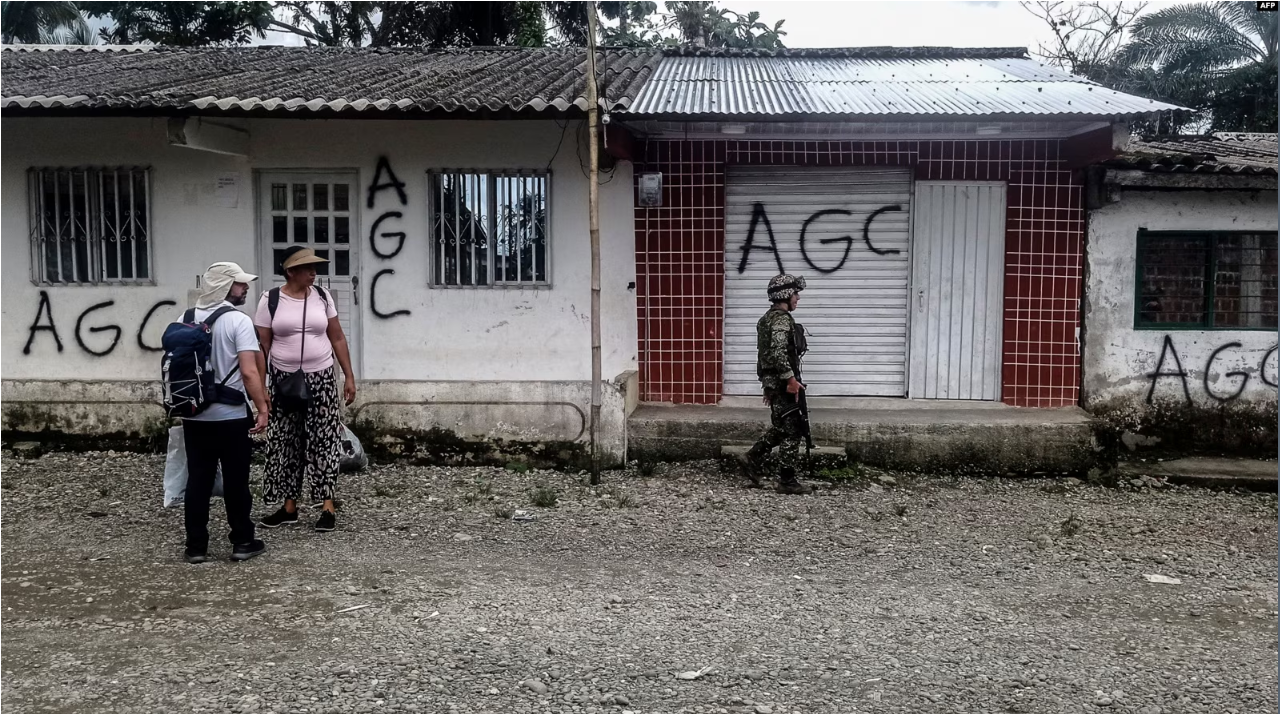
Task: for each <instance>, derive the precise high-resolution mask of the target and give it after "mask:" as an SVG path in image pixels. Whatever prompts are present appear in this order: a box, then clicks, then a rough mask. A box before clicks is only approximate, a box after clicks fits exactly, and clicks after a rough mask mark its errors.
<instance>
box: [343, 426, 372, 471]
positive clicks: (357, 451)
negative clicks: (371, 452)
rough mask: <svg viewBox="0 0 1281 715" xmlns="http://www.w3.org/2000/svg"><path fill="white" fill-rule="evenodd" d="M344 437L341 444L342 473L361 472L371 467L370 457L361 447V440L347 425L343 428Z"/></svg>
mask: <svg viewBox="0 0 1281 715" xmlns="http://www.w3.org/2000/svg"><path fill="white" fill-rule="evenodd" d="M342 430H343V436H342V440H341V441H340V442H339V443H338V444H339V452H340V453H341V454H340V456H339V458H338V470H339V471H340V472H359V471H360V470H362V469H364V468H365V467H367V466H369V457H368V456H367V455H366V454H365V448H364V447H361V446H360V440H359V439H356V435H355V434H353V433H352V431H351V429H350V428H349V427H347V425H343V426H342Z"/></svg>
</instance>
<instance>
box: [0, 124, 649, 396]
mask: <svg viewBox="0 0 1281 715" xmlns="http://www.w3.org/2000/svg"><path fill="white" fill-rule="evenodd" d="M237 123H238V124H240V125H241V126H244V127H247V128H248V130H249V132H250V143H249V145H250V150H249V156H248V157H247V158H246V157H235V156H227V155H218V154H211V153H206V152H200V151H195V150H191V149H186V148H180V147H172V146H169V145H168V143H167V138H166V128H167V124H166V120H165V119H144V118H117V119H83V118H81V119H70V118H68V119H43V118H42V119H32V118H16V119H15V118H7V119H4V120H3V127H2V128H3V131H2V132H0V135H2V138H0V141H2V144H0V146H2V151H3V167H2V168H0V203H2V205H3V215H2V216H0V233H2V242H0V245H2V251H0V263H2V268H0V270H2V271H3V274H2V275H3V285H2V293H0V295H2V304H0V310H2V321H3V324H2V325H3V327H2V331H3V341H2V343H0V361H2V364H3V373H4V375H3V377H4V379H5V381H6V385H7V387H6V391H10V390H11V389H12V388H13V383H12V381H15V380H23V381H33V380H34V381H40V380H54V381H61V380H87V381H115V382H118V381H153V380H155V379H156V377H157V375H158V371H159V367H158V366H159V357H158V353H154V352H145V351H144V350H142V348H141V347H139V345H138V341H137V335H138V331H139V325H140V321H141V320H142V317H143V315H144V314H145V313H146V311H147V310H148V309H149V308H150V307H151V306H152V305H154V304H155V303H156V302H157V301H161V300H166V299H168V300H174V301H176V302H178V304H179V306H185V305H186V301H187V291H188V290H189V289H191V288H194V287H195V285H196V283H195V281H196V277H197V276H198V275H199V274H201V273H203V271H204V269H205V267H207V266H208V265H209V264H210V263H212V262H214V261H218V260H231V261H237V262H239V263H241V264H242V265H243V266H245V267H246V268H248V269H249V270H251V271H254V272H256V273H259V274H261V275H268V274H269V273H270V266H267V265H263V264H262V262H261V261H260V260H259V251H258V250H257V249H256V237H255V231H256V226H257V224H256V218H255V210H256V209H255V202H256V198H257V195H256V191H255V188H254V176H255V172H256V171H268V170H275V169H331V168H332V169H355V170H357V171H358V172H359V187H360V192H359V195H358V196H356V197H353V199H355V200H357V201H358V202H359V210H360V215H359V221H358V226H357V228H355V229H353V230H354V233H355V234H356V235H357V236H359V240H360V241H361V244H362V245H361V262H360V265H361V279H362V281H361V288H360V292H361V296H360V310H361V312H362V330H363V336H362V341H361V345H359V350H360V351H361V364H362V368H361V371H362V373H363V374H361V375H359V376H358V377H359V378H361V379H362V380H369V381H377V382H380V383H382V384H383V385H384V387H383V389H382V390H381V391H380V392H381V393H382V394H383V395H387V394H388V393H387V391H386V390H387V387H386V385H387V384H388V383H392V382H394V381H414V382H456V381H490V382H504V383H520V382H522V381H541V382H557V381H590V378H591V330H590V324H589V320H590V310H591V293H590V280H589V279H590V250H589V244H588V225H587V189H588V185H587V178H586V176H585V168H584V167H583V166H581V165H580V163H579V159H578V156H579V155H581V156H582V157H584V158H585V157H586V156H587V151H586V147H585V146H584V147H583V148H582V149H581V151H578V152H576V151H575V143H576V137H577V136H578V133H577V132H576V129H577V127H578V123H573V124H571V125H569V127H568V130H567V131H566V132H564V142H563V144H562V145H561V146H560V148H559V151H557V145H558V143H560V142H561V140H562V127H561V126H559V125H557V124H556V123H555V122H552V121H509V122H490V121H431V122H428V121H368V120H292V119H270V120H267V119H255V120H243V121H239V122H237ZM380 156H386V157H387V158H388V160H389V161H390V164H391V168H392V169H393V171H394V172H395V173H396V175H397V177H398V178H399V179H400V180H401V181H403V182H405V184H406V193H407V195H408V204H407V205H405V206H401V205H400V204H399V201H398V200H397V198H396V196H395V192H394V191H382V192H379V193H378V195H377V198H376V203H375V206H374V208H373V209H372V210H371V209H368V208H366V205H365V191H366V190H367V188H368V186H369V184H370V183H371V180H372V179H373V177H374V170H375V166H376V163H377V161H378V158H379V157H380ZM103 165H107V166H110V165H148V166H150V167H152V186H153V202H152V204H153V207H152V211H151V221H152V235H153V242H154V252H155V253H154V261H153V267H154V275H155V278H156V284H155V285H152V286H127V287H121V286H117V287H41V286H37V285H34V284H33V283H32V282H31V278H30V275H31V272H30V250H29V243H28V223H27V221H28V217H27V213H28V211H27V205H28V204H27V178H26V171H27V169H28V168H29V167H32V166H103ZM549 165H550V167H551V172H552V182H551V203H550V212H551V247H550V254H551V259H550V263H551V279H552V286H551V287H550V288H541V289H448V290H446V289H434V288H431V287H429V285H428V278H429V255H430V254H429V251H428V235H427V205H426V195H427V174H426V172H427V170H428V169H439V168H452V169H488V168H492V169H542V168H546V167H548V166H549ZM631 171H632V169H631V165H630V164H629V163H626V162H620V163H619V165H618V168H617V170H616V174H615V176H614V177H613V179H612V180H610V181H609V182H608V183H606V184H604V185H603V186H602V187H601V190H600V198H601V247H602V250H601V273H602V276H603V279H602V295H601V313H602V315H601V325H602V342H603V345H602V353H603V358H602V360H603V376H604V378H605V379H606V380H610V379H612V378H614V377H615V376H618V375H620V374H621V373H624V372H625V371H627V370H634V369H635V367H636V344H637V342H636V305H635V292H634V290H631V289H629V288H628V283H629V282H631V281H633V280H635V275H636V271H635V240H634V232H633V213H632V205H633V201H632V193H633V191H632V175H631ZM224 172H235V173H236V174H237V175H238V177H239V179H240V183H241V187H240V193H239V202H238V204H237V205H236V206H235V207H234V208H225V207H221V206H219V205H217V203H216V201H215V200H214V195H213V193H212V188H213V187H212V185H213V182H214V179H215V176H216V175H218V174H221V173H224ZM393 209H394V210H397V211H401V212H402V213H403V214H404V217H403V219H401V220H400V221H399V222H398V225H397V226H392V223H391V222H385V223H384V224H383V225H382V226H381V227H380V230H402V231H405V232H406V233H407V234H408V238H407V241H406V245H405V247H404V250H403V251H401V253H400V254H399V255H398V256H396V257H395V258H394V259H391V260H384V259H381V258H378V257H377V256H375V255H374V254H373V253H372V251H371V250H370V248H369V245H368V236H369V231H370V228H371V224H372V222H373V221H374V219H376V218H377V217H378V216H379V215H380V214H381V213H383V212H384V211H387V210H393ZM383 268H393V269H395V271H396V273H395V275H389V276H386V277H384V278H383V279H382V280H381V282H380V283H379V287H378V303H379V308H380V309H381V310H383V311H391V310H401V309H407V310H410V311H411V315H409V316H406V317H397V318H393V319H388V320H381V319H378V318H375V317H374V316H373V315H372V314H371V313H370V312H369V300H368V298H369V293H368V291H369V282H370V279H371V278H372V276H373V274H374V273H375V272H376V271H378V270H381V269H383ZM41 290H45V291H47V292H48V294H49V297H50V301H51V305H52V310H53V318H54V321H55V323H56V325H57V328H58V333H59V336H60V337H61V339H62V350H61V351H59V350H58V349H57V347H56V345H55V341H54V340H53V338H52V336H51V335H50V334H49V333H40V334H37V336H36V338H35V341H34V342H33V343H32V345H31V350H30V353H29V354H27V353H24V351H23V347H24V345H25V344H26V342H27V338H28V328H29V327H30V326H31V324H32V322H33V321H34V320H35V317H36V309H37V305H38V302H39V294H40V291H41ZM256 298H257V296H256V294H255V295H254V296H252V297H251V303H250V304H251V305H256ZM108 300H110V301H114V305H112V306H110V307H108V308H105V309H102V310H99V311H95V312H94V313H92V314H90V316H89V317H88V318H86V320H85V321H84V323H83V325H82V326H81V331H80V338H81V339H82V340H83V341H84V342H85V343H86V345H88V346H89V347H90V348H92V349H94V350H99V351H101V350H103V349H105V348H106V347H107V346H108V345H110V342H111V337H112V332H111V331H107V332H97V333H93V332H90V330H89V329H90V328H93V327H100V326H105V325H112V324H114V325H118V326H120V328H121V331H122V333H121V337H120V341H119V344H118V345H117V346H116V348H115V349H114V350H113V351H112V352H111V353H110V354H108V355H106V356H103V357H95V356H92V355H90V354H89V353H88V352H87V351H86V350H84V349H82V348H81V347H80V346H79V345H78V343H77V337H76V335H77V333H76V330H75V328H76V321H77V318H78V317H79V316H80V314H81V312H82V311H84V309H85V308H87V307H89V306H91V305H94V304H97V303H101V302H104V301H108ZM176 312H177V309H176V308H165V309H162V311H161V312H160V313H158V314H157V316H156V318H155V319H153V320H152V321H151V322H150V324H149V325H148V326H147V329H146V330H145V332H144V335H143V338H144V339H145V340H146V341H147V342H148V343H149V344H151V345H158V344H159V340H160V335H161V333H162V332H163V330H164V327H165V324H166V323H167V322H168V321H169V320H171V319H172V317H173V315H174V314H176ZM31 389H32V388H31V386H30V384H25V385H24V387H23V391H24V394H30V390H31ZM575 389H577V388H575ZM56 392H57V391H56V390H52V391H51V392H49V396H50V397H49V398H50V399H53V397H54V396H55V395H56ZM392 392H393V393H394V390H392Z"/></svg>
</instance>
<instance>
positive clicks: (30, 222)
mask: <svg viewBox="0 0 1281 715" xmlns="http://www.w3.org/2000/svg"><path fill="white" fill-rule="evenodd" d="M44 172H54V173H62V172H81V173H83V174H84V175H85V178H86V182H85V191H86V192H87V193H88V196H89V199H90V206H91V207H92V209H91V210H90V211H87V212H86V214H87V215H86V220H87V222H88V234H89V235H88V236H87V237H86V238H87V240H88V241H89V242H90V243H91V244H92V245H90V246H86V249H85V251H86V256H89V257H90V265H89V270H88V280H84V281H79V280H72V281H68V280H64V281H50V280H48V279H47V272H46V271H43V270H41V269H42V268H43V266H44V263H43V260H44V259H43V256H42V253H41V250H40V248H41V246H40V242H39V241H38V240H37V238H36V237H37V234H38V232H37V227H38V226H39V223H40V220H41V218H40V216H39V213H40V211H39V208H40V202H39V200H38V196H37V191H38V190H39V189H38V186H37V183H38V182H39V180H40V179H39V178H38V177H39V176H40V175H41V174H42V173H44ZM113 172H127V173H129V174H130V175H132V174H134V173H137V172H141V173H142V175H143V180H142V186H143V195H144V196H145V197H146V198H145V201H146V207H145V212H144V216H143V220H144V221H145V222H146V238H145V243H146V246H147V251H146V253H147V255H146V259H145V261H144V262H143V263H144V265H145V266H146V271H147V275H146V277H145V278H137V277H135V278H108V277H107V275H106V270H105V265H104V263H103V258H102V256H101V255H100V254H101V253H102V250H103V249H102V240H103V238H104V237H103V235H102V221H103V218H102V217H103V215H104V214H103V207H102V205H101V203H100V202H101V199H100V198H99V199H94V198H93V197H94V194H95V193H98V194H101V185H100V182H101V181H102V177H103V175H105V174H109V173H113ZM90 180H92V186H93V187H96V188H98V189H99V190H98V191H96V192H95V191H93V190H91V188H90V186H91V185H90ZM152 182H153V176H152V167H151V166H150V165H142V164H139V165H80V166H29V167H27V242H28V255H29V258H30V261H29V262H30V273H31V282H32V284H34V285H37V286H41V287H65V288H76V287H100V286H155V285H157V283H156V272H155V266H156V258H155V252H156V240H155V222H154V220H153V218H154V211H153V210H152V209H153V203H154V200H155V190H154V188H153V186H152ZM95 246H96V250H94V248H95ZM134 251H135V263H134V265H135V266H139V267H141V266H140V265H139V264H137V263H136V251H137V248H136V246H135V248H134ZM135 272H136V271H135Z"/></svg>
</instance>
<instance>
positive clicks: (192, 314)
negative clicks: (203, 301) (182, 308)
mask: <svg viewBox="0 0 1281 715" xmlns="http://www.w3.org/2000/svg"><path fill="white" fill-rule="evenodd" d="M182 322H184V323H194V322H196V309H195V308H188V309H187V312H185V313H183V314H182Z"/></svg>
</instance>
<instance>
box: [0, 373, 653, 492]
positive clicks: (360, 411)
mask: <svg viewBox="0 0 1281 715" xmlns="http://www.w3.org/2000/svg"><path fill="white" fill-rule="evenodd" d="M2 385H3V402H4V404H3V412H2V414H3V420H2V424H3V439H4V441H5V442H6V443H15V442H21V441H36V442H40V443H42V444H44V445H46V446H47V447H48V448H50V449H77V448H87V449H155V448H157V446H161V447H162V446H163V445H164V436H165V432H166V430H167V429H168V427H169V423H170V420H169V419H168V418H166V417H165V413H164V410H163V408H162V407H161V405H160V397H161V396H160V387H159V383H157V382H155V381H150V380H148V381H144V380H118V381H110V380H84V381H77V380H5V381H4V382H3V383H2ZM359 387H360V389H359V392H358V396H357V400H356V403H355V404H354V405H352V406H351V407H350V408H348V410H347V420H346V421H347V424H348V425H349V426H350V427H351V428H352V429H353V430H354V431H356V432H357V433H359V434H360V435H361V437H362V441H363V442H364V443H365V446H366V448H367V450H368V451H369V452H370V453H371V454H373V455H376V456H377V455H385V456H393V457H407V458H410V459H416V460H433V459H434V460H436V461H441V462H443V463H465V462H473V461H479V462H494V461H500V462H502V461H505V460H508V459H520V458H525V457H536V458H538V459H537V461H538V462H539V463H540V464H546V465H547V466H565V465H569V466H578V467H581V466H584V464H590V462H586V461H585V457H586V455H587V454H588V451H589V450H588V447H589V445H588V426H589V425H588V420H589V415H590V413H591V383H590V382H582V381H569V380H565V381H519V382H517V381H483V382H482V381H474V382H473V381H430V382H429V381H408V380H363V381H361V382H360V386H359ZM635 394H636V373H635V371H628V372H625V373H623V374H621V375H619V376H617V377H616V378H614V379H613V380H610V381H607V382H604V383H603V385H602V390H601V397H602V400H601V402H602V404H601V424H600V449H601V464H602V466H604V467H607V468H608V467H616V466H620V465H621V464H622V462H623V459H624V456H625V455H626V453H627V428H626V418H627V414H628V409H629V407H634V405H635Z"/></svg>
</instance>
